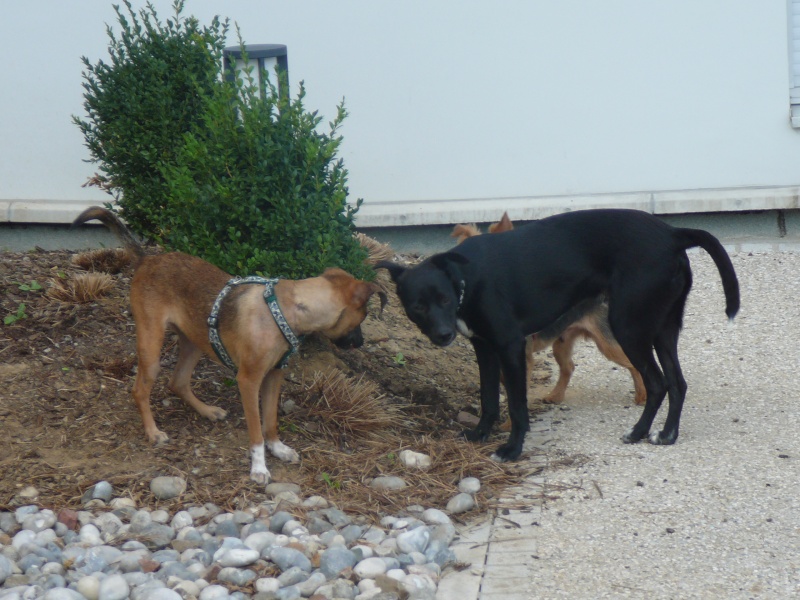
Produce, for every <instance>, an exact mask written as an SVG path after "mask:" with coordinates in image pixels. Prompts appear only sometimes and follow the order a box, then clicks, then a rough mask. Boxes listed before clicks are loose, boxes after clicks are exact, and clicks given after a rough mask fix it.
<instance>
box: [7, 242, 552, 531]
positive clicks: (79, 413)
mask: <svg viewBox="0 0 800 600" xmlns="http://www.w3.org/2000/svg"><path fill="white" fill-rule="evenodd" d="M84 272H85V271H83V270H82V269H81V268H80V267H78V266H77V265H76V264H75V263H74V262H73V253H69V252H44V251H41V252H31V253H25V254H17V253H4V254H2V261H0V291H1V293H0V317H3V318H7V320H8V321H9V322H8V323H6V324H3V325H2V326H0V431H1V432H2V440H3V450H2V451H0V507H10V506H13V505H14V504H16V503H17V499H16V496H17V494H18V493H19V492H20V491H21V490H22V489H23V488H24V487H26V486H34V487H36V488H37V489H38V491H39V496H38V498H37V500H36V502H38V503H39V504H41V505H42V506H48V507H56V508H58V507H62V506H73V507H74V506H78V505H79V504H80V498H81V495H82V494H83V492H84V491H85V490H86V489H87V488H88V487H89V486H91V485H93V484H94V483H96V482H97V481H99V480H107V481H109V482H110V483H112V485H113V486H114V489H115V495H117V496H130V497H132V498H134V499H136V500H137V502H139V503H140V504H143V505H151V506H155V505H157V504H158V503H157V501H156V500H155V499H154V498H153V497H152V495H151V494H150V491H149V487H148V486H149V482H150V480H151V479H152V478H153V477H155V476H156V475H161V474H177V475H181V476H183V477H185V478H186V479H187V481H188V484H189V485H188V488H187V491H186V493H185V494H184V495H183V496H182V497H181V498H180V499H179V500H178V502H180V503H183V504H188V503H198V502H200V503H202V502H208V501H210V502H214V503H216V504H218V505H220V506H223V507H226V508H237V507H241V506H244V505H247V504H249V503H252V502H258V501H261V500H263V499H264V495H263V490H262V489H261V488H260V486H258V485H256V484H255V483H253V482H251V481H250V480H249V478H248V474H249V458H248V453H247V435H246V431H245V424H244V415H243V412H242V407H241V403H240V402H239V400H238V395H237V391H236V387H235V382H234V381H233V380H232V374H231V373H230V372H229V371H227V370H226V369H224V368H223V367H220V366H218V365H216V364H215V363H213V362H212V361H210V360H208V359H205V358H204V359H203V360H202V361H201V362H200V364H199V365H198V367H197V369H196V371H195V375H194V382H195V384H194V386H195V391H196V393H197V395H198V396H199V397H200V398H202V399H203V400H204V401H206V402H209V403H211V404H215V405H219V406H221V407H223V408H224V409H225V410H227V411H228V418H227V419H226V420H224V421H222V422H217V423H211V422H209V421H206V420H205V419H203V418H201V417H199V416H198V415H197V414H196V413H195V412H194V411H193V410H191V409H190V408H188V407H186V406H184V405H183V404H182V403H181V402H180V400H178V399H177V398H175V397H173V396H171V395H170V394H169V392H168V391H167V389H166V381H167V378H168V376H169V373H170V372H171V370H172V367H173V365H174V362H175V345H174V340H173V342H172V343H169V344H168V345H167V346H166V347H165V349H164V352H163V358H162V365H163V367H164V369H163V371H162V374H161V376H160V378H159V382H158V383H157V385H156V387H155V389H154V391H153V397H152V405H153V409H154V414H155V418H156V422H157V423H158V425H159V427H160V428H161V429H162V430H164V431H165V432H166V433H167V434H168V435H169V436H170V441H169V442H168V443H167V444H165V445H163V446H160V447H153V446H151V445H150V444H149V443H148V442H147V441H146V440H145V437H144V432H143V429H142V424H141V420H140V418H139V415H138V413H137V411H136V409H135V407H134V405H133V402H132V399H131V396H130V390H131V387H132V385H133V379H134V377H135V369H136V355H135V330H134V323H133V319H132V318H131V316H130V313H129V304H128V290H129V285H130V277H131V271H130V269H129V268H125V269H123V270H122V271H120V272H118V273H114V274H112V275H111V277H112V278H113V283H114V285H113V286H111V288H110V289H109V290H108V292H107V293H106V294H105V296H103V297H102V298H100V299H98V300H96V301H93V302H87V303H83V304H74V303H64V302H61V301H59V300H57V299H56V298H53V297H52V296H51V295H48V293H47V290H48V289H49V288H51V286H53V285H55V284H57V282H69V281H71V280H74V279H75V278H76V277H77V276H78V275H79V274H81V273H84ZM60 287H63V286H60ZM390 287H391V286H390ZM377 304H378V303H377V301H376V302H374V305H375V306H373V307H372V308H371V311H372V312H371V314H370V316H369V317H368V318H367V320H366V321H365V322H364V325H363V331H364V337H365V340H366V342H365V344H364V346H363V347H362V348H360V349H357V350H351V351H342V350H339V349H337V348H335V347H334V346H333V345H332V344H330V343H329V342H327V341H326V340H324V339H317V338H312V339H310V340H308V341H307V342H306V343H305V344H304V346H303V348H302V350H301V352H300V355H299V356H298V357H295V358H294V359H293V360H292V362H291V364H290V367H289V369H288V372H287V374H286V375H287V377H286V384H285V386H284V391H283V396H282V399H283V403H284V405H287V404H288V405H289V406H292V405H293V409H292V410H290V411H289V412H287V413H286V414H284V415H283V416H282V418H281V430H282V434H281V435H282V439H283V441H284V442H286V443H287V444H288V445H290V446H292V447H294V448H295V449H296V450H297V451H298V452H299V453H300V454H301V456H302V461H301V463H300V464H299V465H286V464H283V463H281V462H280V461H278V460H276V459H274V458H271V457H268V464H269V467H270V470H271V472H272V475H273V478H274V479H275V480H277V481H291V482H295V483H299V484H301V486H303V489H304V495H311V494H321V495H324V496H327V497H328V498H330V499H331V500H333V501H334V502H336V503H337V504H338V505H339V506H340V508H344V509H345V510H348V509H350V510H355V511H358V512H362V513H366V514H370V515H373V516H374V515H377V514H379V513H380V512H382V511H388V510H393V509H396V508H398V507H399V508H402V507H404V506H406V505H408V504H411V503H414V502H419V503H424V504H430V501H436V500H439V499H442V498H446V497H449V496H451V495H453V494H455V493H456V492H457V490H456V484H457V482H458V480H459V479H460V478H462V477H465V476H470V475H472V476H478V477H480V478H481V479H482V481H483V483H484V489H483V490H482V492H481V495H480V496H479V497H478V500H479V506H482V507H485V506H486V505H487V503H490V502H491V500H492V498H493V497H497V495H498V494H500V493H501V491H502V488H503V487H504V486H505V485H508V484H509V483H513V482H514V481H516V480H517V478H518V477H519V476H520V475H521V474H523V473H526V472H527V471H526V465H525V460H524V457H523V460H522V461H520V462H519V463H516V464H513V465H497V464H495V463H493V462H492V461H490V460H489V459H488V457H489V455H490V454H491V451H492V449H493V448H494V447H495V446H496V445H498V444H499V443H501V441H502V439H503V437H504V436H505V435H507V434H496V435H495V436H494V437H493V439H491V440H490V441H489V442H488V443H487V444H477V445H475V444H470V443H467V442H464V441H462V440H460V439H458V434H459V433H460V432H461V431H462V430H463V428H464V427H463V426H462V425H459V424H458V423H457V421H456V417H457V415H458V413H459V412H460V411H467V412H470V413H472V414H478V371H477V366H476V364H475V359H474V355H473V352H472V349H471V347H470V346H469V344H468V342H466V341H465V340H463V339H461V338H460V339H459V340H458V341H457V342H456V343H454V344H453V345H452V346H450V347H448V348H445V349H441V348H436V347H434V346H432V345H431V344H430V342H428V340H427V339H426V338H424V337H423V336H422V335H421V334H420V333H419V332H418V331H417V329H416V328H415V327H414V326H413V325H412V324H411V323H410V322H409V321H408V319H407V318H406V317H405V315H404V314H403V313H402V308H401V307H400V306H399V303H398V301H397V299H396V297H394V295H393V293H390V302H389V305H388V306H387V307H386V310H385V311H384V313H383V318H382V319H379V318H378V315H377V313H378V307H377ZM330 369H338V370H340V371H342V372H343V373H344V374H345V375H346V376H348V377H350V378H351V380H352V381H353V382H357V381H361V382H365V383H366V382H368V383H369V385H371V386H373V388H374V389H373V390H372V391H371V392H370V394H371V396H373V397H377V398H379V402H380V403H383V406H386V407H391V409H392V410H393V411H394V412H396V413H397V414H398V415H399V421H396V422H392V423H391V424H389V425H386V426H385V429H381V430H380V431H379V432H378V433H379V435H377V436H376V435H373V436H364V435H357V434H353V433H352V430H348V429H347V428H344V427H340V428H337V423H336V422H329V421H328V420H326V421H325V422H324V423H321V419H323V418H324V417H321V416H320V413H319V410H317V409H318V408H319V407H318V405H319V402H320V393H319V388H318V386H317V387H315V384H314V382H315V377H318V373H320V372H327V371H329V370H330ZM550 373H551V367H550V363H549V361H546V360H543V361H541V366H540V368H539V369H538V371H537V372H536V373H535V380H534V382H533V383H534V384H535V386H534V388H533V389H532V395H534V396H536V395H541V394H542V393H543V392H545V391H546V388H547V385H548V380H549V379H550ZM288 400H290V401H291V402H289V403H287V401H288ZM315 410H317V412H315ZM376 410H377V409H376ZM334 420H335V419H334ZM322 425H324V427H323V426H322ZM405 448H410V449H414V450H417V451H422V452H426V453H429V454H430V455H431V456H432V457H433V460H434V468H433V469H431V470H430V471H429V472H427V473H411V472H409V471H407V470H405V469H404V468H403V467H402V465H400V464H399V462H398V461H397V460H396V456H397V454H398V453H399V451H400V450H403V449H405ZM528 470H529V469H528ZM382 474H397V475H401V476H402V477H404V478H406V480H407V481H408V482H409V488H407V490H405V491H404V492H403V494H402V497H398V496H391V495H384V494H376V493H374V492H371V491H370V490H369V488H368V487H367V484H368V482H369V481H370V480H371V479H372V478H373V477H375V476H377V475H382ZM409 490H411V491H409ZM160 506H161V507H167V508H169V506H170V505H165V504H164V503H161V505H160Z"/></svg>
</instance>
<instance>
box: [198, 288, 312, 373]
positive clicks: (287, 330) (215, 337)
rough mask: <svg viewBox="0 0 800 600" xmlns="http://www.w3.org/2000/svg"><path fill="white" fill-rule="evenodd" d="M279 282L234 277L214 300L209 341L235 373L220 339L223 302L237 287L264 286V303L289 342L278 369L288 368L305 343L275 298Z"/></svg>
mask: <svg viewBox="0 0 800 600" xmlns="http://www.w3.org/2000/svg"><path fill="white" fill-rule="evenodd" d="M278 281H279V280H278V279H266V278H265V277H257V276H255V275H254V276H251V277H234V278H233V279H231V280H230V281H228V283H226V284H225V287H224V288H222V291H221V292H220V293H219V295H218V296H217V299H216V300H214V305H213V306H212V307H211V315H209V317H208V341H209V342H211V347H212V348H213V349H214V353H215V354H216V355H217V358H219V359H220V361H222V364H224V365H225V366H226V367H228V368H230V369H231V370H232V371H234V372H236V365H235V364H234V363H233V360H232V359H231V357H230V355H229V354H228V351H227V350H225V346H224V345H223V344H222V339H221V338H220V337H219V309H220V307H221V306H222V301H223V300H224V299H225V296H227V295H228V292H230V291H231V290H232V289H233V288H234V287H235V286H237V285H243V284H263V285H264V302H266V303H267V307H268V308H269V312H270V313H272V318H273V319H275V323H276V325H277V326H278V329H280V330H281V333H282V334H283V337H285V338H286V341H287V342H289V350H287V352H286V354H284V355H283V358H281V361H280V362H279V363H278V368H280V369H284V368H286V365H287V364H288V362H289V358H291V356H292V355H293V354H294V353H295V352H297V350H298V348H299V347H300V343H301V342H302V341H303V339H302V336H301V337H299V338H298V337H297V336H296V335H295V333H294V331H292V328H291V327H290V326H289V323H288V322H287V321H286V317H284V316H283V312H282V311H281V307H280V306H279V305H278V298H277V297H276V296H275V284H276V283H278Z"/></svg>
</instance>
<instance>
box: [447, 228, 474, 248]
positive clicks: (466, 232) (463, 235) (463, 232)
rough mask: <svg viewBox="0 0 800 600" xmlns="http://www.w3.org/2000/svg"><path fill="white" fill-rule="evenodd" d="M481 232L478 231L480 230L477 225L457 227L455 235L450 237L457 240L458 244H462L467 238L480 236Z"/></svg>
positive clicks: (454, 229)
mask: <svg viewBox="0 0 800 600" xmlns="http://www.w3.org/2000/svg"><path fill="white" fill-rule="evenodd" d="M480 234H481V232H480V231H478V228H477V227H475V225H456V226H455V227H453V233H451V234H450V237H452V238H456V243H457V244H460V243H461V242H463V241H464V240H465V239H467V238H471V237H475V236H476V235H480Z"/></svg>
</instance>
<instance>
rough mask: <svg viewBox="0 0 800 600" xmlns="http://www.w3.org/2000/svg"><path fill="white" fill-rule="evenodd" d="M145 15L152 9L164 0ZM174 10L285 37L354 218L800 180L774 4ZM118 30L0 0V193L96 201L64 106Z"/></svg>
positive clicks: (235, 2)
mask: <svg viewBox="0 0 800 600" xmlns="http://www.w3.org/2000/svg"><path fill="white" fill-rule="evenodd" d="M137 4H138V5H141V4H140V3H137ZM153 4H154V5H155V6H156V7H157V9H158V11H159V14H160V16H162V17H164V18H166V17H167V16H169V14H170V12H171V10H170V5H171V2H170V1H169V0H153ZM186 12H187V13H189V14H194V15H195V16H197V17H198V18H200V20H201V21H203V22H208V21H209V20H210V18H211V16H213V15H214V14H217V13H220V14H222V15H223V16H228V17H230V18H231V19H232V20H235V21H237V22H238V23H239V25H240V27H241V29H242V33H243V36H244V38H245V41H246V42H248V43H284V44H286V45H287V46H288V51H289V72H290V77H291V80H292V82H293V83H294V84H295V85H296V83H297V82H298V81H299V80H300V79H304V80H305V82H306V85H307V90H308V96H307V106H308V107H310V108H316V109H319V110H320V112H321V113H322V114H323V115H325V116H326V117H329V116H333V114H334V112H335V105H336V103H337V102H338V101H339V100H340V99H341V98H342V97H345V98H346V104H347V107H348V109H349V111H350V113H351V116H350V117H349V118H348V120H347V121H346V122H345V126H344V129H343V134H344V136H345V145H344V149H343V153H342V155H343V157H344V159H345V164H346V166H347V167H348V169H349V171H350V192H351V197H352V198H357V197H362V198H364V199H365V201H366V204H365V207H364V209H362V211H363V212H364V213H365V214H369V212H370V210H369V209H370V207H371V206H378V205H379V203H383V207H384V210H383V213H386V212H387V210H386V208H387V207H394V208H389V209H388V212H389V213H391V212H402V211H403V210H407V208H406V209H404V208H403V206H410V205H403V204H394V203H395V202H407V201H417V202H422V204H421V205H415V206H417V207H419V206H424V205H427V206H437V204H436V203H435V202H431V201H437V200H465V199H478V200H477V203H478V204H480V205H482V206H490V205H491V206H498V208H499V207H501V206H502V205H503V204H504V203H506V204H507V203H508V201H501V202H495V203H489V201H488V200H487V201H484V200H482V199H498V198H516V199H517V200H515V201H514V202H515V203H517V204H520V203H521V204H522V205H524V204H526V203H529V204H530V203H535V202H536V200H535V198H536V197H541V196H561V195H578V196H580V195H586V194H608V193H611V194H617V193H624V192H633V191H645V192H651V191H663V190H679V189H680V190H694V189H708V188H740V187H744V186H766V187H771V186H795V185H797V184H798V183H800V168H798V167H800V162H799V161H798V159H800V138H799V137H798V135H800V134H798V132H797V131H795V130H793V129H792V128H791V125H790V122H789V96H788V85H789V84H788V65H787V14H786V12H787V11H786V3H785V0H761V1H758V2H754V1H753V0H702V1H698V0H671V1H670V2H654V1H643V0H602V1H601V0H596V1H593V2H587V1H585V0H560V1H559V2H553V1H552V0H518V1H511V0H507V1H501V2H486V1H485V0H484V1H483V2H477V1H473V0H459V1H455V0H449V1H444V0H442V1H438V2H430V0H427V1H423V0H404V1H403V2H397V1H392V2H388V1H382V0H380V1H379V0H371V1H368V0H360V1H357V0H337V1H336V2H330V1H324V0H313V1H312V0H291V1H289V2H286V1H281V2H277V1H275V0H228V1H227V2H224V3H223V2H218V1H216V0H187V10H186ZM115 22H116V21H115V18H114V13H113V10H112V8H111V1H109V0H81V2H63V1H61V0H39V2H36V3H34V4H30V3H24V2H18V3H16V2H11V1H10V0H2V2H0V40H2V42H0V44H2V46H0V47H2V48H3V51H4V52H3V54H4V57H3V62H2V66H0V81H2V82H3V84H2V90H3V91H2V93H0V115H2V117H0V202H2V201H7V202H8V201H15V200H30V199H36V200H60V201H68V200H72V201H98V200H101V201H102V200H105V199H107V196H106V195H104V194H102V193H100V192H97V191H96V190H90V189H82V188H81V187H80V186H81V184H82V183H83V182H84V181H85V179H86V177H87V176H88V175H90V174H91V173H92V172H93V171H94V168H93V167H92V165H87V164H85V163H83V162H82V160H83V159H86V158H88V152H87V150H86V149H85V148H84V146H83V140H82V136H81V135H80V132H79V131H78V129H77V127H75V126H74V125H73V124H72V123H71V122H70V115H72V114H78V115H83V111H82V97H81V94H82V91H83V90H82V88H81V85H80V84H81V72H82V64H81V63H80V60H79V58H80V56H81V55H86V56H88V57H89V58H90V59H91V60H92V61H93V62H94V61H96V60H97V59H99V58H105V57H106V47H107V38H106V34H105V25H104V24H105V23H109V24H112V25H114V24H115ZM232 43H233V40H232ZM531 198H533V199H531ZM795 202H796V198H795ZM440 206H445V205H440ZM415 210H416V209H415ZM499 210H500V211H501V212H502V208H499ZM379 212H380V211H379ZM451 212H452V211H451ZM373 214H375V211H373ZM451 216H452V215H451ZM382 218H383V219H384V220H386V219H389V217H387V216H386V214H384V216H383V217H382ZM443 218H444V219H445V220H446V219H447V217H443ZM378 220H379V221H380V219H378ZM389 221H391V219H389ZM372 224H378V223H377V222H376V223H372Z"/></svg>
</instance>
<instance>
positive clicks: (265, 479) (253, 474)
mask: <svg viewBox="0 0 800 600" xmlns="http://www.w3.org/2000/svg"><path fill="white" fill-rule="evenodd" d="M250 479H252V480H253V481H255V482H256V483H258V484H260V485H267V484H268V483H269V481H270V479H272V475H270V472H269V469H267V468H266V467H264V468H263V469H256V468H255V467H253V468H252V469H250Z"/></svg>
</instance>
